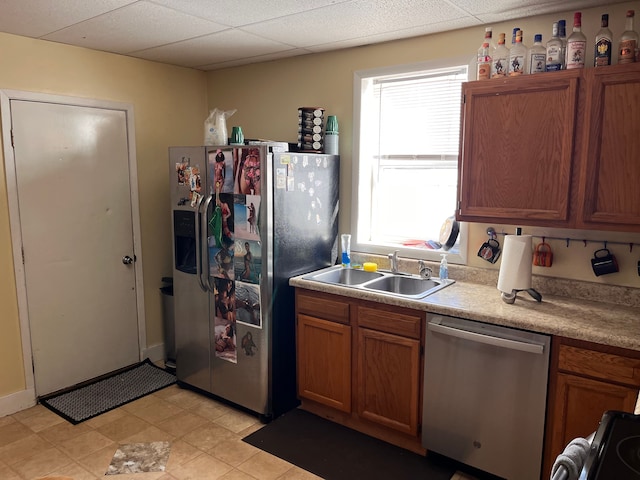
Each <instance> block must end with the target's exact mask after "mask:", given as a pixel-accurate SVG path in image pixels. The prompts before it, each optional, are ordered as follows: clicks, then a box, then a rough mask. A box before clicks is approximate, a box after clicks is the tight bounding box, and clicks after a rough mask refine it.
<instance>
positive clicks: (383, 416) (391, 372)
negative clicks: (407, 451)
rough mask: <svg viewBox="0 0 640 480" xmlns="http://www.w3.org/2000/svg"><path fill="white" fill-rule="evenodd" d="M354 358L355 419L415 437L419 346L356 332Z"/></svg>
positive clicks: (366, 331)
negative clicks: (355, 367) (355, 378)
mask: <svg viewBox="0 0 640 480" xmlns="http://www.w3.org/2000/svg"><path fill="white" fill-rule="evenodd" d="M357 358H358V360H357V413H358V415H359V416H360V417H361V418H364V419H367V420H370V421H372V422H376V423H379V424H382V425H384V426H386V427H389V428H393V429H395V430H398V431H400V432H403V433H406V434H409V435H412V436H417V435H418V418H419V417H418V404H419V400H420V391H419V387H420V379H419V375H420V342H419V341H418V340H414V339H411V338H405V337H399V336H397V335H392V334H389V333H384V332H379V331H375V330H370V329H368V328H359V329H358V346H357Z"/></svg>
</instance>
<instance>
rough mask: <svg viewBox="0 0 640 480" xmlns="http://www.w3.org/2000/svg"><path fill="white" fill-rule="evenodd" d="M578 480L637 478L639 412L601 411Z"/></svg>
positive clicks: (639, 476)
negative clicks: (598, 422)
mask: <svg viewBox="0 0 640 480" xmlns="http://www.w3.org/2000/svg"><path fill="white" fill-rule="evenodd" d="M580 480H640V415H632V414H630V413H626V412H618V411H615V410H610V411H607V412H605V413H604V415H603V416H602V420H600V425H599V426H598V430H597V431H596V434H595V436H594V437H593V441H592V442H591V450H590V453H589V456H588V457H587V460H586V462H585V464H584V468H583V469H582V473H581V474H580Z"/></svg>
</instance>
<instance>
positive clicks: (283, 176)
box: [276, 168, 287, 189]
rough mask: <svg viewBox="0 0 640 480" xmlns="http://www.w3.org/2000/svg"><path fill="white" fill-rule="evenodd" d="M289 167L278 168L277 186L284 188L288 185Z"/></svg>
mask: <svg viewBox="0 0 640 480" xmlns="http://www.w3.org/2000/svg"><path fill="white" fill-rule="evenodd" d="M286 182H287V169H286V168H276V188H278V189H282V188H286V186H287V183H286Z"/></svg>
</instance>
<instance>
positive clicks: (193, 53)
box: [131, 30, 292, 67]
mask: <svg viewBox="0 0 640 480" xmlns="http://www.w3.org/2000/svg"><path fill="white" fill-rule="evenodd" d="M291 49H292V47H291V46H289V45H284V44H281V43H277V42H273V41H271V40H265V39H264V38H260V37H257V36H255V35H252V34H250V33H246V32H242V31H240V30H225V31H224V32H220V33H215V34H212V35H206V36H203V37H198V38H194V39H191V40H185V41H183V42H177V43H173V44H170V45H164V46H161V47H155V48H149V49H146V50H143V51H137V52H132V53H131V55H132V56H135V57H139V58H145V59H147V60H155V61H159V62H165V63H174V64H176V65H183V66H189V67H195V66H199V65H209V64H212V63H218V62H225V61H229V60H235V59H243V58H250V57H256V56H259V55H266V54H270V53H276V52H283V51H287V50H291Z"/></svg>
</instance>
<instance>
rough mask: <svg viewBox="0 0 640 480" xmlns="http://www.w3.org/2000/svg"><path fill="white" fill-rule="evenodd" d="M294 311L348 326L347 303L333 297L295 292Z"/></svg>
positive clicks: (315, 293)
mask: <svg viewBox="0 0 640 480" xmlns="http://www.w3.org/2000/svg"><path fill="white" fill-rule="evenodd" d="M296 311H297V312H298V313H306V314H307V315H312V316H314V317H317V318H322V319H324V320H331V321H333V322H339V323H344V324H347V325H348V324H349V303H348V302H346V301H341V300H337V299H336V298H335V296H334V295H327V294H323V293H318V292H311V291H305V292H302V291H300V290H296Z"/></svg>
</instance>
